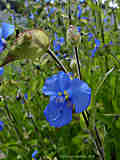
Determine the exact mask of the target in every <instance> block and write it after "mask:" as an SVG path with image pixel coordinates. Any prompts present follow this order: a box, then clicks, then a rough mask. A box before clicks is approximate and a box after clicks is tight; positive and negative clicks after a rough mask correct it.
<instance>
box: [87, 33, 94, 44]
mask: <svg viewBox="0 0 120 160" xmlns="http://www.w3.org/2000/svg"><path fill="white" fill-rule="evenodd" d="M92 38H93V34H92V33H91V32H89V33H88V42H89V41H90V40H91V39H92Z"/></svg>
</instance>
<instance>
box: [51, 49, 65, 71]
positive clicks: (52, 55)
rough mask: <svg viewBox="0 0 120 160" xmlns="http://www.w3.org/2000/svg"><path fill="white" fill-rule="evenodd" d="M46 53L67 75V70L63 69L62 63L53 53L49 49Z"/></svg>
mask: <svg viewBox="0 0 120 160" xmlns="http://www.w3.org/2000/svg"><path fill="white" fill-rule="evenodd" d="M48 53H49V54H50V56H51V57H52V58H53V59H54V60H55V61H56V62H57V64H58V65H59V66H60V67H61V69H62V70H63V71H64V72H65V73H67V69H66V68H65V67H64V65H63V63H62V62H61V61H60V60H59V59H58V57H57V56H56V55H55V53H54V52H53V51H52V50H51V49H50V48H49V49H48Z"/></svg>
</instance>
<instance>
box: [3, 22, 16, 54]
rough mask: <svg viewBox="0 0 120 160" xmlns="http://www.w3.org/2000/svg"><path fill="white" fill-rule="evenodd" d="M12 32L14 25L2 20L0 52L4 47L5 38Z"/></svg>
mask: <svg viewBox="0 0 120 160" xmlns="http://www.w3.org/2000/svg"><path fill="white" fill-rule="evenodd" d="M13 32H14V25H11V24H8V23H5V22H3V23H2V24H1V28H0V53H1V52H2V51H3V50H4V48H5V45H6V43H5V39H6V38H7V37H9V36H10V35H11V34H13Z"/></svg>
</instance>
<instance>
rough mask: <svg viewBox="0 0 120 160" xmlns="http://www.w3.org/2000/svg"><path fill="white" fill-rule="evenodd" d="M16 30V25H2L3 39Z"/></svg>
mask: <svg viewBox="0 0 120 160" xmlns="http://www.w3.org/2000/svg"><path fill="white" fill-rule="evenodd" d="M14 30H15V27H14V25H11V24H8V23H5V22H3V23H2V37H3V38H4V39H6V38H7V37H8V36H10V35H11V34H13V32H14Z"/></svg>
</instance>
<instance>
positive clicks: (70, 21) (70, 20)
mask: <svg viewBox="0 0 120 160" xmlns="http://www.w3.org/2000/svg"><path fill="white" fill-rule="evenodd" d="M71 24H72V19H71V1H70V0H69V25H71Z"/></svg>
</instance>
